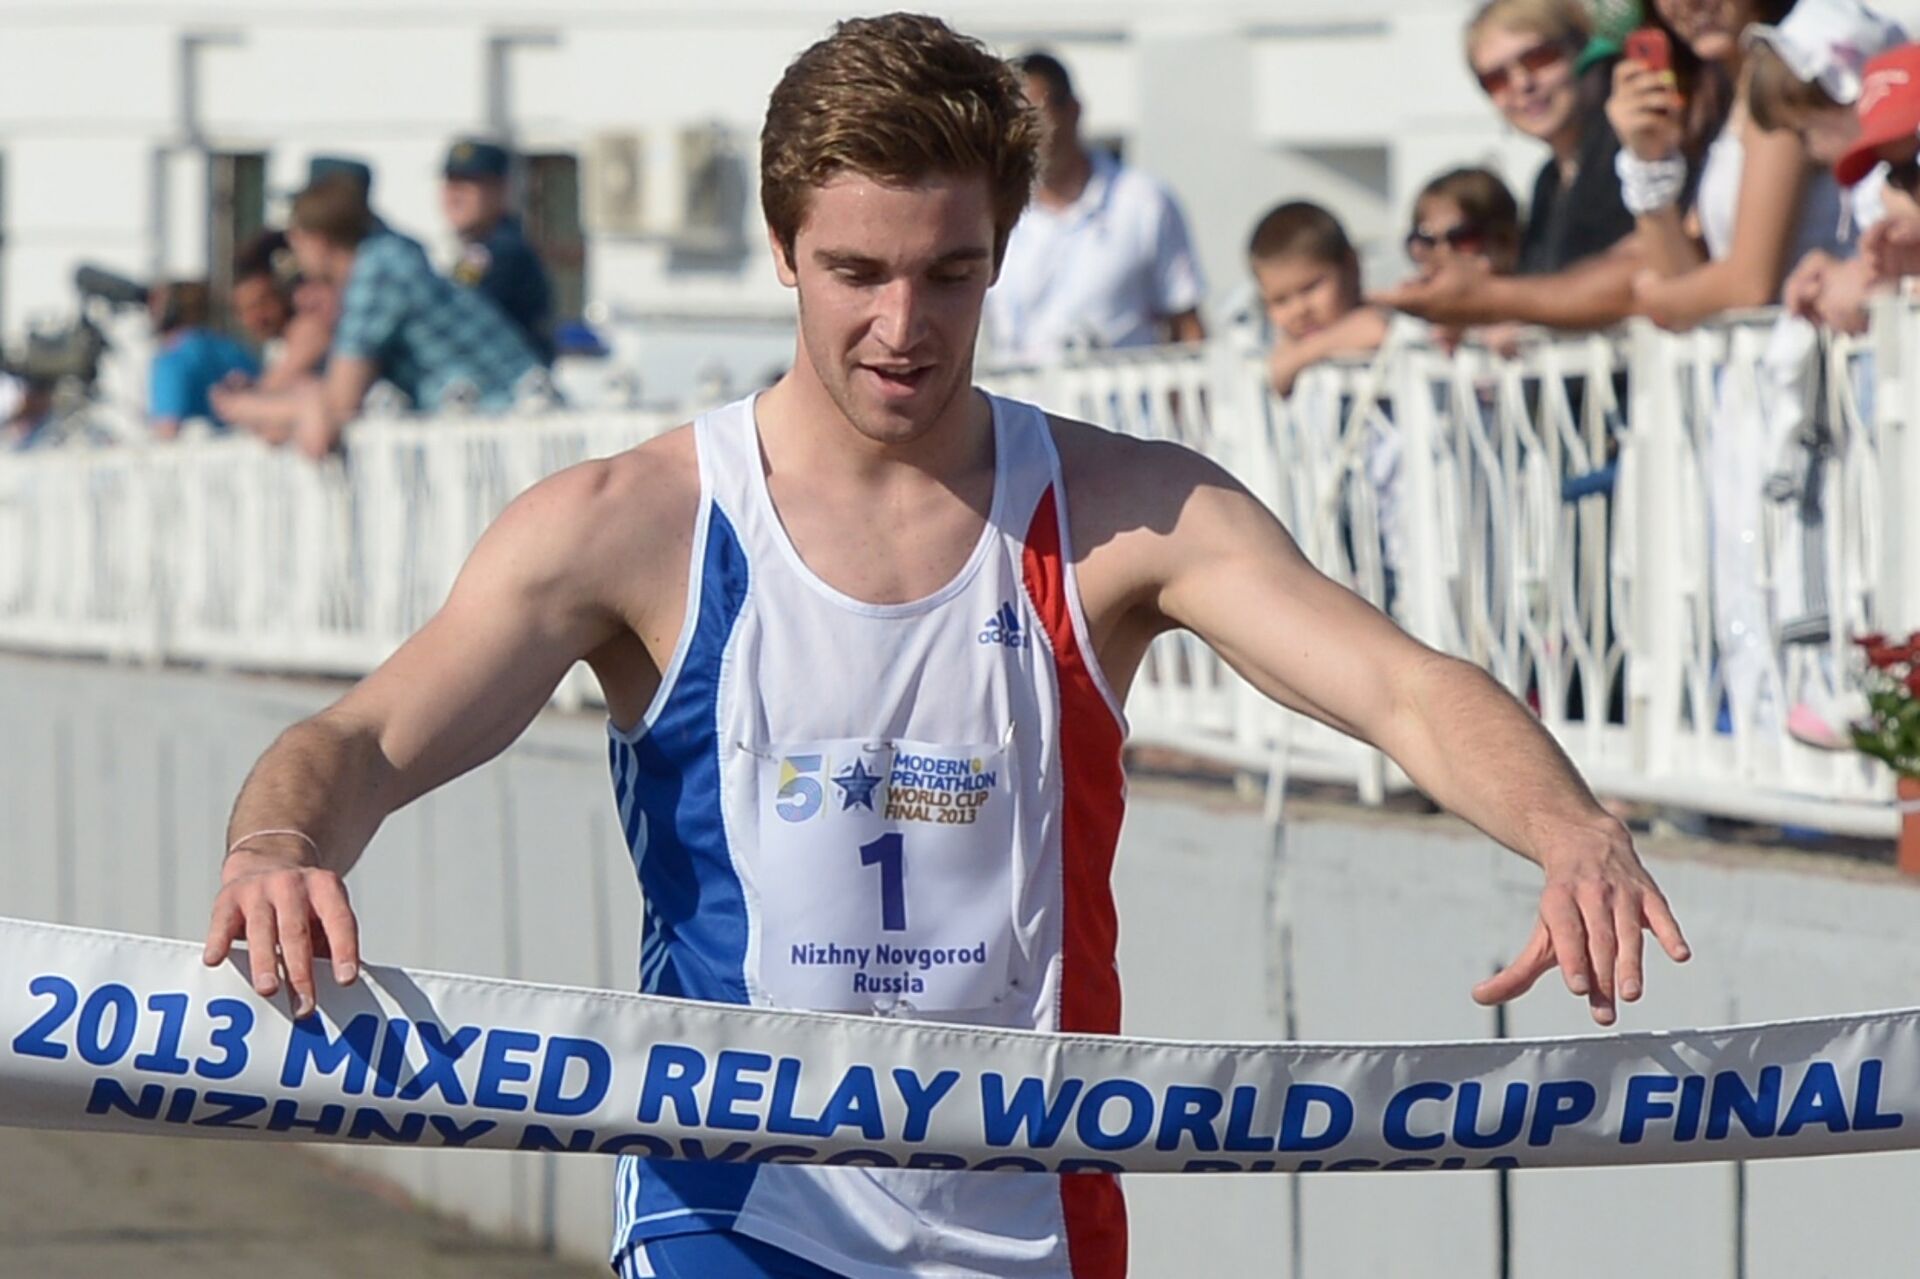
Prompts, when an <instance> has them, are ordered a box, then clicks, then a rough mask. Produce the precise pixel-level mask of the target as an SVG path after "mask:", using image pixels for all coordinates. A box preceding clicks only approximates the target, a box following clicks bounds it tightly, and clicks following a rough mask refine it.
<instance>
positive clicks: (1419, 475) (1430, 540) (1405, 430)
mask: <svg viewBox="0 0 1920 1279" xmlns="http://www.w3.org/2000/svg"><path fill="white" fill-rule="evenodd" d="M1432 365H1433V359H1432V357H1431V356H1429V355H1426V354H1425V353H1423V352H1420V351H1414V350H1406V351H1401V352H1399V353H1397V354H1396V356H1395V357H1394V367H1392V368H1389V369H1388V370H1387V374H1386V379H1385V380H1386V384H1387V385H1388V386H1389V387H1391V388H1392V394H1393V426H1394V429H1395V430H1396V431H1397V432H1398V433H1399V436H1400V476H1401V485H1400V503H1401V507H1400V511H1399V513H1398V515H1399V519H1400V521H1401V527H1402V529H1403V530H1404V543H1405V548H1406V562H1405V563H1404V564H1402V565H1401V566H1400V567H1399V569H1398V571H1397V574H1396V578H1397V580H1396V590H1397V592H1398V594H1399V597H1400V602H1399V603H1398V604H1397V605H1396V607H1395V610H1394V611H1395V613H1396V614H1398V616H1399V619H1400V623H1401V625H1402V626H1404V627H1405V628H1406V630H1407V632H1408V633H1409V634H1411V635H1412V636H1413V637H1414V638H1415V639H1418V640H1421V641H1423V642H1424V643H1427V644H1431V645H1433V646H1434V647H1435V648H1439V649H1441V650H1443V651H1451V646H1450V645H1449V644H1448V643H1447V634H1448V628H1447V627H1446V625H1445V622H1444V620H1443V618H1444V615H1445V611H1446V600H1445V590H1446V583H1447V577H1448V574H1447V562H1448V556H1447V553H1446V548H1445V547H1444V545H1443V543H1442V541H1441V539H1442V536H1443V534H1444V529H1443V527H1442V521H1441V518H1440V500H1441V494H1440V483H1441V469H1440V467H1439V466H1438V465H1437V464H1436V451H1437V449H1438V448H1439V446H1440V423H1439V421H1438V416H1439V407H1438V405H1437V404H1436V401H1435V385H1434V382H1433V379H1432V375H1431V369H1432ZM1449 385H1450V384H1449Z"/></svg>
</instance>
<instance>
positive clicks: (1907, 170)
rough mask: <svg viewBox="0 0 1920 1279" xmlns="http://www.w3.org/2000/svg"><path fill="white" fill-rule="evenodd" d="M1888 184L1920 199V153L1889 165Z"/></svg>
mask: <svg viewBox="0 0 1920 1279" xmlns="http://www.w3.org/2000/svg"><path fill="white" fill-rule="evenodd" d="M1887 185H1888V186H1890V187H1892V188H1893V189H1894V190H1896V191H1900V192H1904V193H1905V194H1907V195H1909V196H1912V197H1914V198H1915V199H1920V155H1917V156H1915V157H1913V158H1912V159H1910V160H1902V161H1900V162H1899V163H1898V164H1889V165H1888V166H1887Z"/></svg>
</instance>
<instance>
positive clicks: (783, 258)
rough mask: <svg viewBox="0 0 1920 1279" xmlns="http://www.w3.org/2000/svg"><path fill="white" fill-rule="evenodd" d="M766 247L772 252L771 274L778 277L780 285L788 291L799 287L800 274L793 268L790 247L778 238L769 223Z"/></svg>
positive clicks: (776, 232) (777, 233)
mask: <svg viewBox="0 0 1920 1279" xmlns="http://www.w3.org/2000/svg"><path fill="white" fill-rule="evenodd" d="M767 247H768V248H770V249H772V250H773V272H774V274H775V275H777V276H779V277H780V283H782V284H784V285H786V286H787V287H788V288H790V289H795V288H798V287H800V272H799V271H798V270H796V269H795V268H794V264H793V249H792V246H791V245H789V244H788V243H787V242H786V241H785V240H782V239H781V238H780V233H779V232H778V231H776V230H774V229H773V224H772V223H771V222H769V223H768V224H767Z"/></svg>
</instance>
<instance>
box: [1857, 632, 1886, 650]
mask: <svg viewBox="0 0 1920 1279" xmlns="http://www.w3.org/2000/svg"><path fill="white" fill-rule="evenodd" d="M1853 642H1854V643H1855V644H1858V645H1859V646H1860V647H1861V648H1885V647H1886V646H1887V637H1886V636H1885V635H1883V634H1881V633H1880V632H1879V631H1868V632H1867V633H1866V634H1865V635H1856V636H1854V637H1853Z"/></svg>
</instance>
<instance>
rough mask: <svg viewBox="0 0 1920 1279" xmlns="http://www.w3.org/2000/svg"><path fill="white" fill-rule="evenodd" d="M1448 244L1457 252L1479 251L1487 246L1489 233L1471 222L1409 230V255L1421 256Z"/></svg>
mask: <svg viewBox="0 0 1920 1279" xmlns="http://www.w3.org/2000/svg"><path fill="white" fill-rule="evenodd" d="M1443 244H1444V245H1446V246H1447V247H1448V248H1450V249H1452V250H1454V251H1455V252H1456V253H1478V252H1480V251H1481V250H1482V249H1485V248H1486V247H1487V233H1486V232H1485V231H1483V230H1481V229H1480V228H1479V227H1477V226H1474V225H1473V224H1472V223H1471V222H1462V223H1460V224H1459V225H1458V226H1450V227H1448V228H1447V229H1446V230H1444V231H1429V230H1427V229H1426V228H1425V227H1415V228H1413V230H1411V231H1409V232H1407V255H1408V256H1409V257H1416V258H1417V257H1421V256H1423V255H1425V254H1428V253H1431V252H1433V251H1434V250H1435V249H1437V248H1439V247H1440V246H1441V245H1443Z"/></svg>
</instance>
